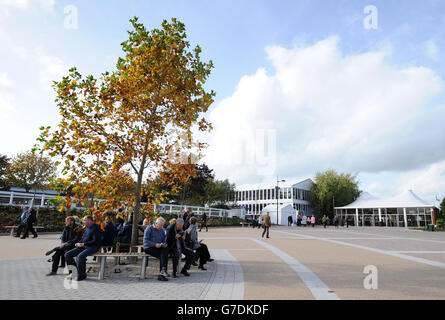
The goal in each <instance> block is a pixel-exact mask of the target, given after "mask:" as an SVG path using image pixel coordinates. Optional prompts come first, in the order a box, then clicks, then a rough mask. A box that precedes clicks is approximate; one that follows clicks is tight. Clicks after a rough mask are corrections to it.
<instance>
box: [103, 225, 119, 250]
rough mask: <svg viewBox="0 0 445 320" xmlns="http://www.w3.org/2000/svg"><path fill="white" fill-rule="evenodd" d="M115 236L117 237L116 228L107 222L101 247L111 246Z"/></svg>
mask: <svg viewBox="0 0 445 320" xmlns="http://www.w3.org/2000/svg"><path fill="white" fill-rule="evenodd" d="M116 235H117V229H116V227H115V226H114V224H113V223H111V222H108V223H107V224H106V225H105V232H104V240H103V242H102V245H103V246H112V245H113V241H114V238H115V237H116Z"/></svg>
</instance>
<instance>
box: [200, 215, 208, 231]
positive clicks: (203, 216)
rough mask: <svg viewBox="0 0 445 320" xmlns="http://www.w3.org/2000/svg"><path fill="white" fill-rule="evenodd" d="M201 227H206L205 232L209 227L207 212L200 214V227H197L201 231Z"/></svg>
mask: <svg viewBox="0 0 445 320" xmlns="http://www.w3.org/2000/svg"><path fill="white" fill-rule="evenodd" d="M202 227H206V232H207V231H209V228H208V227H207V213H205V212H204V213H203V214H202V216H201V227H200V228H199V231H200V232H201V230H202Z"/></svg>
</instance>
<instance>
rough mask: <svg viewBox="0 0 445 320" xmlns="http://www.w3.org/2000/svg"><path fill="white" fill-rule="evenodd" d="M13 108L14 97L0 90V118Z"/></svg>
mask: <svg viewBox="0 0 445 320" xmlns="http://www.w3.org/2000/svg"><path fill="white" fill-rule="evenodd" d="M14 110H15V103H14V99H13V98H12V96H11V95H9V94H5V93H2V92H0V114H1V115H2V119H4V117H5V116H7V115H8V114H10V113H11V112H13V111H14Z"/></svg>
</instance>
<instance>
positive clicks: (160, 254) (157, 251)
mask: <svg viewBox="0 0 445 320" xmlns="http://www.w3.org/2000/svg"><path fill="white" fill-rule="evenodd" d="M144 252H145V253H146V254H149V255H151V256H153V257H155V258H158V259H159V271H162V270H165V271H167V264H168V248H155V247H151V248H146V249H144Z"/></svg>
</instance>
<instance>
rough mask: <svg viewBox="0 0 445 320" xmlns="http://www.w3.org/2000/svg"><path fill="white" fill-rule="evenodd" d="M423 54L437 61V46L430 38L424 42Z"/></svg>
mask: <svg viewBox="0 0 445 320" xmlns="http://www.w3.org/2000/svg"><path fill="white" fill-rule="evenodd" d="M424 52H425V56H426V57H427V58H429V59H431V60H433V61H436V62H437V61H439V48H438V47H437V45H436V42H435V41H434V40H432V39H430V40H428V41H426V42H425V43H424Z"/></svg>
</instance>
